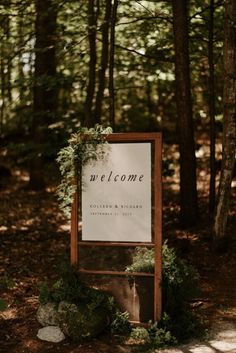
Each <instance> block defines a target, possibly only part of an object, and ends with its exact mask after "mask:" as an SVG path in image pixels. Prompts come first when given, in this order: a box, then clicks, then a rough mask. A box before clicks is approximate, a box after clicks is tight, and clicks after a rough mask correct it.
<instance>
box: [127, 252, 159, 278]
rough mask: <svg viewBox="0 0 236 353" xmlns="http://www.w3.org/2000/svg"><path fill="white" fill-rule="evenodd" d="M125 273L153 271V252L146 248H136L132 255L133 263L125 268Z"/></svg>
mask: <svg viewBox="0 0 236 353" xmlns="http://www.w3.org/2000/svg"><path fill="white" fill-rule="evenodd" d="M126 271H127V272H147V273H153V271H154V250H153V249H147V248H136V249H135V253H134V254H133V262H132V264H131V265H130V266H128V267H127V268H126Z"/></svg>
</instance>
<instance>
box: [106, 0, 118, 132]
mask: <svg viewBox="0 0 236 353" xmlns="http://www.w3.org/2000/svg"><path fill="white" fill-rule="evenodd" d="M117 8H118V0H114V4H113V6H112V15H111V32H110V60H109V84H108V86H109V113H110V114H109V115H110V119H109V120H110V125H111V127H112V128H113V130H114V131H115V91H114V60H115V26H116V16H117Z"/></svg>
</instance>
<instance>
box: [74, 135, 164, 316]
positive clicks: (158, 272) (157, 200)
mask: <svg viewBox="0 0 236 353" xmlns="http://www.w3.org/2000/svg"><path fill="white" fill-rule="evenodd" d="M107 141H108V142H110V143H122V142H123V143H140V142H149V143H151V146H152V147H151V157H152V163H153V167H152V170H153V172H152V181H151V185H152V198H153V200H152V208H153V212H152V226H153V239H152V241H151V242H109V241H81V240H80V241H79V239H78V224H79V210H80V207H79V197H80V196H81V195H78V191H77V192H75V195H74V200H73V203H72V210H71V242H70V258H71V264H72V265H76V266H77V267H78V272H79V273H81V274H90V275H109V276H140V277H153V279H154V317H153V319H154V321H158V320H160V318H161V311H162V293H161V280H162V176H161V175H162V173H161V170H162V169H161V161H162V134H161V133H119V134H117V133H114V134H111V135H108V136H107ZM78 182H81V181H80V180H78ZM77 185H78V184H77ZM83 246H96V247H109V246H110V247H137V246H138V247H149V248H153V249H154V253H155V268H154V273H143V272H131V273H130V272H125V271H108V270H85V269H80V268H79V261H78V260H79V248H80V247H83Z"/></svg>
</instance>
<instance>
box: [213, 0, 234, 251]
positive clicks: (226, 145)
mask: <svg viewBox="0 0 236 353" xmlns="http://www.w3.org/2000/svg"><path fill="white" fill-rule="evenodd" d="M223 57H224V59H223V60H224V92H223V104H224V112H223V114H224V122H223V142H222V149H223V151H222V167H221V176H220V185H219V191H218V200H217V206H216V213H215V220H214V229H213V233H214V242H215V246H216V248H218V249H219V250H221V249H223V248H224V246H225V245H227V242H228V239H227V237H226V226H227V218H228V212H229V203H230V194H231V182H232V177H233V170H234V164H235V154H236V2H235V0H227V1H226V2H225V24H224V54H223Z"/></svg>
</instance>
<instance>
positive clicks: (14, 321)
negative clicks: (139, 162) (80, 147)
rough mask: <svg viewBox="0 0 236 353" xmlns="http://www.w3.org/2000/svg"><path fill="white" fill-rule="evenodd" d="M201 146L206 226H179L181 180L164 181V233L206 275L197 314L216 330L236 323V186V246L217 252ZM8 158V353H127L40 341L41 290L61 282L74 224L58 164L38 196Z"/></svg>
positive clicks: (0, 278) (4, 236) (235, 215)
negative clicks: (64, 203)
mask: <svg viewBox="0 0 236 353" xmlns="http://www.w3.org/2000/svg"><path fill="white" fill-rule="evenodd" d="M198 142H199V144H200V146H202V147H200V148H199V150H198V189H199V205H200V218H199V223H198V225H197V227H194V228H192V229H189V230H187V231H186V230H181V229H180V227H179V224H178V212H179V208H178V203H177V200H178V191H177V190H178V177H177V174H175V175H174V176H172V177H166V178H164V180H163V182H164V183H163V189H164V192H163V212H164V214H163V234H164V238H165V239H169V243H170V244H171V245H174V246H175V247H176V249H177V251H178V252H179V253H180V255H181V256H183V257H185V258H188V259H189V261H190V262H191V263H193V264H194V265H195V267H196V268H197V269H198V271H199V273H200V283H201V289H202V293H201V295H200V296H199V298H196V301H195V302H194V303H193V309H194V310H195V311H196V312H197V313H198V314H199V315H200V316H202V317H203V319H204V320H205V321H206V322H207V326H208V327H210V326H211V324H212V323H214V322H220V321H221V320H235V319H236V291H235V288H236V224H235V223H236V222H235V219H236V197H235V196H236V185H235V184H234V187H233V198H232V205H231V208H230V209H231V211H230V215H229V226H228V235H229V236H231V237H232V246H230V247H229V249H228V251H227V252H226V253H223V254H215V253H214V252H213V251H212V249H211V242H210V222H209V217H208V211H207V210H208V205H207V203H208V198H207V193H208V180H209V175H208V173H207V155H206V153H207V150H206V147H203V146H205V145H203V144H202V142H203V141H201V140H199V141H198ZM5 152H6V151H5ZM5 152H4V151H2V155H1V164H4V165H6V166H8V167H9V168H10V169H11V172H12V176H11V177H9V178H6V180H5V185H4V186H2V188H1V190H0V199H1V202H0V240H1V241H0V297H1V298H3V299H4V300H5V301H6V302H7V304H8V309H7V310H5V311H4V312H2V313H1V314H0V352H1V353H39V352H40V353H47V352H59V353H69V352H70V353H82V352H83V353H92V352H97V353H101V352H106V353H108V352H121V347H119V345H118V343H117V342H115V341H114V340H113V339H112V338H111V337H109V335H106V334H105V335H103V336H101V337H99V338H98V339H96V340H93V341H92V342H88V343H86V344H83V345H78V344H74V343H71V342H70V341H69V340H65V341H64V342H62V343H60V344H52V343H47V342H43V341H40V340H39V339H37V337H36V335H37V331H38V329H39V328H40V325H39V324H38V323H37V321H36V317H35V314H36V310H37V307H38V295H39V285H40V283H41V282H43V281H45V280H51V279H53V278H55V277H56V276H57V268H58V263H59V261H60V257H61V255H62V254H63V253H65V252H67V251H68V249H69V224H68V222H67V221H66V220H65V218H64V216H63V215H62V214H61V212H60V211H59V209H58V202H57V198H56V193H55V191H56V185H57V183H58V180H59V173H58V171H57V167H56V166H55V164H54V163H51V164H49V165H48V166H47V188H46V189H45V190H44V191H42V192H34V191H30V190H29V189H27V182H28V178H29V176H28V173H27V171H26V169H25V168H24V167H19V166H17V165H16V164H15V162H14V160H13V159H9V157H8V156H4V153H5ZM165 154H168V155H171V156H172V158H173V162H174V163H175V159H176V158H177V157H178V154H177V152H176V146H174V145H172V146H171V147H168V146H166V147H165ZM234 183H235V181H234Z"/></svg>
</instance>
